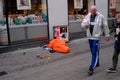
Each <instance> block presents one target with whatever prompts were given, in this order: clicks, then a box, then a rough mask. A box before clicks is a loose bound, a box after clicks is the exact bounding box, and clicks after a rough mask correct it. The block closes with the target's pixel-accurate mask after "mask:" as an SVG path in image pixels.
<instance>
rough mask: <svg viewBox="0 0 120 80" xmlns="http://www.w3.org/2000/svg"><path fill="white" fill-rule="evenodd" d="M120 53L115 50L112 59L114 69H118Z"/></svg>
mask: <svg viewBox="0 0 120 80" xmlns="http://www.w3.org/2000/svg"><path fill="white" fill-rule="evenodd" d="M119 53H120V51H117V50H115V49H114V54H113V58H112V62H113V68H115V69H116V67H117V64H118V56H119Z"/></svg>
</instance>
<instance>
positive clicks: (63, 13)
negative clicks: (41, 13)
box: [48, 0, 68, 39]
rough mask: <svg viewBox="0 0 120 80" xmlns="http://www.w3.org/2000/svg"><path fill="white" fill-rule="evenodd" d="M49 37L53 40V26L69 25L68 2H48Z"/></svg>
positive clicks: (53, 0) (61, 0)
mask: <svg viewBox="0 0 120 80" xmlns="http://www.w3.org/2000/svg"><path fill="white" fill-rule="evenodd" d="M48 21H49V36H50V39H52V38H53V26H65V25H68V1H67V0H48Z"/></svg>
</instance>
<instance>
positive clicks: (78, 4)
mask: <svg viewBox="0 0 120 80" xmlns="http://www.w3.org/2000/svg"><path fill="white" fill-rule="evenodd" d="M74 8H75V9H81V8H83V0H74Z"/></svg>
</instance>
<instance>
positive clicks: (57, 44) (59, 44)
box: [47, 39, 70, 53]
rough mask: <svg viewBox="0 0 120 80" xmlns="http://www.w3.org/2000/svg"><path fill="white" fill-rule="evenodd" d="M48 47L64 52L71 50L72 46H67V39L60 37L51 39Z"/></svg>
mask: <svg viewBox="0 0 120 80" xmlns="http://www.w3.org/2000/svg"><path fill="white" fill-rule="evenodd" d="M47 47H49V48H52V49H53V50H54V51H56V52H62V53H69V52H70V48H69V47H68V46H66V43H65V41H64V40H60V39H53V40H51V41H50V43H49V44H48V45H47Z"/></svg>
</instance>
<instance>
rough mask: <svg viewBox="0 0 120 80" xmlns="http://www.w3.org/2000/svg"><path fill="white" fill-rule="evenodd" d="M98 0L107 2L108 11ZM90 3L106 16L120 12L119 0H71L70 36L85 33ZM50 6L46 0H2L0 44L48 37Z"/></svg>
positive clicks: (0, 4) (18, 42)
mask: <svg viewBox="0 0 120 80" xmlns="http://www.w3.org/2000/svg"><path fill="white" fill-rule="evenodd" d="M99 1H101V3H104V5H105V4H107V6H106V5H105V6H104V7H106V9H107V13H106V12H105V11H106V10H101V9H100V8H99V4H98V2H99ZM105 1H106V3H105ZM114 1H115V2H114ZM91 5H96V6H97V5H98V8H99V10H100V11H103V13H104V12H105V13H106V14H107V15H106V16H107V17H113V18H114V17H115V15H116V14H117V13H119V12H120V10H119V8H118V6H119V5H120V2H119V0H68V19H69V20H68V21H69V26H68V28H69V33H70V34H71V35H70V37H74V35H72V34H75V33H78V34H79V35H81V36H82V35H83V34H82V33H83V32H84V30H83V29H82V28H81V27H80V25H81V21H82V19H83V18H84V16H85V15H86V14H87V13H88V12H89V8H90V6H91ZM48 9H49V8H48V4H47V0H0V46H6V45H7V46H10V45H14V44H15V45H16V44H23V43H29V42H37V41H44V40H49V27H48V25H49V22H48V16H49V15H48ZM78 37H80V36H78Z"/></svg>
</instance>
